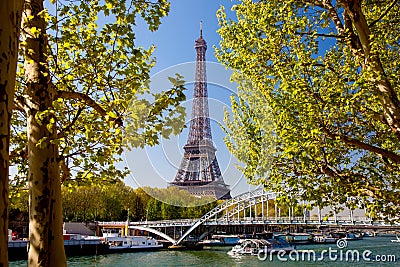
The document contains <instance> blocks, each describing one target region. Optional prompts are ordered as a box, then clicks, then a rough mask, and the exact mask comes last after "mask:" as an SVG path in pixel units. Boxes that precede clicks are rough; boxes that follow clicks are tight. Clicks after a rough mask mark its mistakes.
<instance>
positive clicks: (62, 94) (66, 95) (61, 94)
mask: <svg viewBox="0 0 400 267" xmlns="http://www.w3.org/2000/svg"><path fill="white" fill-rule="evenodd" d="M57 97H58V98H63V99H76V100H81V101H83V102H84V103H85V104H86V105H88V106H89V107H91V108H93V109H94V110H95V111H96V112H97V113H99V114H100V115H101V116H103V117H105V116H107V112H106V110H105V109H103V108H102V107H101V106H100V105H99V104H98V103H96V101H94V100H93V99H92V98H90V96H88V95H87V94H83V93H80V92H71V91H57ZM114 120H115V123H116V124H117V125H118V126H122V125H123V122H122V119H121V118H116V119H114Z"/></svg>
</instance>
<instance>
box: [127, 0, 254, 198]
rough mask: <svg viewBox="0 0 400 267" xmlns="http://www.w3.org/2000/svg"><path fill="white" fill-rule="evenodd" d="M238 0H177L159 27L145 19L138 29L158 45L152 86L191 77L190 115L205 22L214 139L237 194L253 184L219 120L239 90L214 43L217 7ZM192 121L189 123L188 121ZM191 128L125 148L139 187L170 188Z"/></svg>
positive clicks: (145, 40) (143, 40)
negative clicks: (199, 40) (172, 78)
mask: <svg viewBox="0 0 400 267" xmlns="http://www.w3.org/2000/svg"><path fill="white" fill-rule="evenodd" d="M234 2H235V1H228V0H226V1H225V0H224V1H209V0H173V1H171V10H170V13H169V15H168V17H165V18H163V20H162V25H161V26H160V28H159V30H158V31H156V32H153V33H152V32H150V31H148V30H147V28H146V27H145V25H143V23H138V28H137V31H136V37H137V40H136V42H137V45H139V46H143V47H145V48H147V47H149V46H150V45H151V44H154V45H155V46H156V50H155V52H154V56H155V58H156V60H157V63H156V66H155V67H154V68H153V70H152V89H153V90H155V91H159V90H160V89H162V88H163V87H164V88H165V87H167V88H168V86H169V84H168V79H167V76H173V75H174V73H180V74H181V75H183V76H184V80H185V81H187V84H186V87H187V89H188V90H187V91H186V96H187V101H186V102H185V103H183V105H184V106H185V107H186V108H187V113H188V114H187V119H186V121H188V120H189V117H190V111H191V98H192V94H193V83H192V81H193V79H194V64H193V62H194V60H195V56H196V53H195V49H194V41H195V40H196V39H197V38H198V37H199V24H200V21H202V22H203V37H204V39H205V40H206V41H207V45H208V49H207V53H206V60H207V61H208V62H209V63H208V64H207V76H208V77H207V79H208V93H209V108H210V117H211V127H212V135H213V141H214V143H215V146H216V148H217V150H218V151H217V159H218V162H219V165H220V168H221V172H222V174H223V177H224V181H225V183H227V184H229V185H230V186H231V190H232V195H233V196H235V195H238V194H240V193H242V192H245V191H248V190H249V186H248V185H247V183H246V182H245V179H244V178H243V177H242V175H241V173H240V172H239V171H238V170H237V169H236V167H235V164H236V160H235V159H234V158H233V157H232V156H231V154H230V153H229V151H228V150H227V149H226V147H225V144H224V142H223V137H224V136H225V133H224V132H223V131H222V130H221V128H220V126H219V123H223V110H224V109H226V110H228V111H229V110H230V100H229V97H230V96H231V95H232V94H235V92H236V88H235V85H234V84H231V83H230V82H229V76H230V72H229V71H228V70H226V69H225V68H224V67H223V66H221V65H219V63H218V62H217V60H216V58H215V56H214V48H213V46H218V44H219V41H220V37H219V35H218V33H217V32H216V31H217V29H218V21H217V18H216V11H217V10H218V9H219V8H220V6H221V5H223V6H225V9H226V10H227V11H229V10H230V9H231V7H232V5H233V4H234ZM187 126H188V124H187ZM187 135H188V131H187V129H184V130H183V131H182V133H181V134H180V135H179V136H175V137H172V138H171V139H170V140H161V144H160V145H159V146H157V147H153V148H145V149H135V150H133V151H131V152H127V153H125V158H126V161H125V162H126V164H127V166H128V167H129V169H130V170H131V172H132V175H130V176H129V177H128V178H127V179H126V183H127V184H128V185H131V186H133V187H137V186H152V187H166V186H167V183H168V182H172V180H173V178H174V176H175V174H176V171H177V168H178V166H179V163H180V159H181V157H182V155H183V148H182V147H183V146H184V145H185V143H186V140H187Z"/></svg>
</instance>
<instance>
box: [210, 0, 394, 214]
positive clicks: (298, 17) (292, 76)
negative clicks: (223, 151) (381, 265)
mask: <svg viewBox="0 0 400 267" xmlns="http://www.w3.org/2000/svg"><path fill="white" fill-rule="evenodd" d="M233 11H234V12H235V13H236V18H229V17H228V16H227V13H226V12H225V11H224V8H223V7H222V8H221V9H220V10H219V11H218V13H217V16H218V19H219V24H220V29H219V31H218V32H219V34H220V35H221V38H222V41H221V43H220V48H217V49H216V54H217V57H218V59H219V61H220V62H222V63H223V64H225V65H226V66H228V67H230V68H232V69H234V70H236V72H238V73H240V75H243V76H245V77H246V79H248V80H249V81H251V83H252V86H244V87H243V88H242V89H241V92H240V94H239V99H236V100H233V104H234V106H236V107H237V109H236V110H234V111H235V114H234V116H233V117H232V118H231V119H230V118H228V122H229V124H228V126H229V130H230V131H228V132H229V133H230V136H229V138H230V139H231V140H232V142H231V143H236V144H239V143H240V140H239V139H240V138H242V139H243V138H245V139H247V140H251V142H250V141H249V142H248V144H247V145H245V146H235V149H232V150H231V152H232V153H234V154H235V155H240V154H243V153H244V154H247V155H248V156H247V158H251V157H253V158H255V159H256V160H254V161H244V162H245V163H246V164H247V165H246V168H247V169H248V170H254V171H250V172H248V173H246V176H247V177H248V178H249V179H255V178H256V179H259V180H258V182H259V183H263V184H264V185H265V187H266V188H268V189H271V190H274V191H277V192H282V193H283V196H284V197H288V198H290V199H292V200H293V201H296V199H303V200H306V201H309V202H311V203H314V205H318V206H324V205H332V206H339V205H341V204H342V203H347V204H348V205H349V206H351V207H355V206H360V207H365V208H366V209H367V211H368V213H369V214H370V215H371V216H372V217H378V218H382V217H383V218H385V219H389V220H390V219H396V218H397V220H398V214H399V211H400V205H399V204H400V203H399V198H398V195H399V191H400V180H399V175H400V169H399V167H400V150H399V145H400V135H399V129H400V128H399V119H400V117H399V114H400V105H399V100H398V93H399V89H400V80H399V78H398V71H399V67H400V60H399V59H400V58H399V55H400V53H399V52H400V50H399V48H400V40H399V36H400V35H399V31H400V26H399V23H398V19H399V15H400V4H399V3H398V1H362V0H352V1H301V0H290V1H274V0H272V1H270V0H268V1H257V2H254V1H250V0H243V1H241V3H239V4H237V5H235V6H234V7H233ZM259 92H261V94H260V93H259ZM242 103H247V104H246V105H243V104H242ZM260 103H265V104H264V105H265V108H266V109H270V113H271V115H272V116H273V118H274V124H275V129H274V130H272V131H271V129H265V128H264V126H263V124H262V123H260V121H258V120H257V117H256V116H255V114H256V113H257V111H258V110H259V109H260V105H263V104H260ZM238 114H241V115H240V116H238ZM243 114H245V116H244V115H243ZM249 122H250V123H251V125H252V127H253V128H257V127H258V128H259V130H258V133H259V135H258V138H254V136H256V134H254V133H252V134H251V135H250V136H251V138H250V139H249V137H245V136H244V135H239V136H238V135H235V133H236V132H237V131H238V129H240V127H243V126H244V125H246V123H249ZM264 130H265V131H264ZM260 131H261V132H260ZM260 133H261V134H260ZM265 142H267V143H274V144H275V145H276V149H275V150H274V153H273V154H272V156H273V161H272V166H271V168H270V169H268V170H267V169H262V170H261V172H260V171H259V170H260V166H261V165H263V163H262V161H263V158H264V157H265V155H264V154H263V152H262V151H263V150H262V149H256V148H260V147H263V144H264V143H265ZM228 144H229V142H228ZM231 147H232V146H231ZM249 151H251V153H253V154H249ZM257 153H258V154H257Z"/></svg>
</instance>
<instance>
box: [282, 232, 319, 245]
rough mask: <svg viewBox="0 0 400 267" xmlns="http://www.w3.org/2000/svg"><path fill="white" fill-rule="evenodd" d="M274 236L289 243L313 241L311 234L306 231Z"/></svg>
mask: <svg viewBox="0 0 400 267" xmlns="http://www.w3.org/2000/svg"><path fill="white" fill-rule="evenodd" d="M274 238H275V239H278V240H284V241H287V242H288V243H290V244H309V243H312V242H313V235H312V234H308V233H287V234H275V235H274Z"/></svg>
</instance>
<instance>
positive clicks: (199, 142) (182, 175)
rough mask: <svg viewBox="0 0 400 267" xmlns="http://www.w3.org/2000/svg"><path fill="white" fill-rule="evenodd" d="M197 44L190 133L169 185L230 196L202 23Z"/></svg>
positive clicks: (214, 194) (212, 195) (190, 190)
mask: <svg viewBox="0 0 400 267" xmlns="http://www.w3.org/2000/svg"><path fill="white" fill-rule="evenodd" d="M194 47H195V49H196V73H195V82H194V93H193V106H192V114H191V120H190V126H189V135H188V140H187V143H186V145H185V146H184V147H183V149H184V154H183V157H182V160H181V163H180V166H179V169H178V172H177V174H176V175H175V178H174V180H173V182H171V183H169V186H177V187H178V188H179V189H183V190H187V191H188V192H189V193H190V194H192V195H195V196H198V197H201V196H209V197H213V198H215V199H230V198H231V194H230V189H229V186H228V185H227V184H225V182H224V179H223V177H222V174H221V170H220V168H219V165H218V161H217V157H216V155H215V152H216V151H217V149H216V148H215V147H214V144H213V141H212V135H211V124H210V116H209V110H208V92H207V74H206V60H205V54H206V50H207V43H206V41H205V40H204V38H203V32H202V27H201V24H200V37H199V38H198V39H197V40H196V41H195V46H194Z"/></svg>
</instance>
